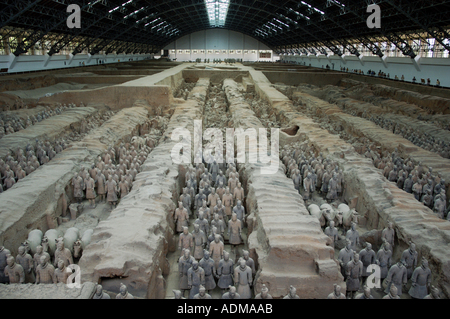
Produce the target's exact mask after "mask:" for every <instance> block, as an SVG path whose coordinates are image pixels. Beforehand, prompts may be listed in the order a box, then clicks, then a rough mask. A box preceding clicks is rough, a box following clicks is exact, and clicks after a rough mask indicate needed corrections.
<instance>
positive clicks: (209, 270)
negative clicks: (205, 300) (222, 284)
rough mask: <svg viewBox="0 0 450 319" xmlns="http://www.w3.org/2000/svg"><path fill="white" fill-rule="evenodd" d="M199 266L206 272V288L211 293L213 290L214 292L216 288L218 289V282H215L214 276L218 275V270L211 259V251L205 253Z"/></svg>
mask: <svg viewBox="0 0 450 319" xmlns="http://www.w3.org/2000/svg"><path fill="white" fill-rule="evenodd" d="M198 264H199V266H200V267H202V268H203V270H204V271H205V286H204V288H205V289H206V290H207V291H208V293H209V292H210V291H211V290H214V288H216V281H215V280H214V276H215V275H216V268H215V267H214V260H213V259H212V258H210V255H209V251H207V250H204V251H203V258H202V259H201V260H200V262H199V263H198Z"/></svg>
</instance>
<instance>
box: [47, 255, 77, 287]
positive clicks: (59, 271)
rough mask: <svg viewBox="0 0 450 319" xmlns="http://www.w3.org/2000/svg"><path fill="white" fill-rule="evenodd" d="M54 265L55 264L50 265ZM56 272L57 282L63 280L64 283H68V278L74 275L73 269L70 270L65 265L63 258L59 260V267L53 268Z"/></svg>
mask: <svg viewBox="0 0 450 319" xmlns="http://www.w3.org/2000/svg"><path fill="white" fill-rule="evenodd" d="M49 266H52V267H53V265H49ZM53 270H54V273H55V280H56V283H58V282H62V283H64V284H66V283H67V279H68V278H69V277H70V275H72V271H71V270H69V269H68V268H67V267H66V265H64V261H62V260H61V259H60V260H59V261H58V267H57V268H56V269H55V268H53Z"/></svg>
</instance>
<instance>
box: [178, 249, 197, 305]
mask: <svg viewBox="0 0 450 319" xmlns="http://www.w3.org/2000/svg"><path fill="white" fill-rule="evenodd" d="M194 262H196V260H195V258H194V257H193V256H191V251H190V250H189V249H185V250H184V251H183V256H181V257H180V259H179V260H178V272H179V274H180V282H179V289H180V290H181V293H182V295H183V297H184V294H185V291H186V290H189V289H190V287H189V284H188V270H189V269H190V268H191V267H192V265H193V263H194Z"/></svg>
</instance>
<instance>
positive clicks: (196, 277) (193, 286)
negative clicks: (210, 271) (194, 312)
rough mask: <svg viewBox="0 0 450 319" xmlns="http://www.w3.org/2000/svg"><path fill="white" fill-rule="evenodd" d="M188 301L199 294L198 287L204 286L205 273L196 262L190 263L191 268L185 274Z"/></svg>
mask: <svg viewBox="0 0 450 319" xmlns="http://www.w3.org/2000/svg"><path fill="white" fill-rule="evenodd" d="M187 277H188V289H190V291H189V299H194V296H195V295H197V294H198V293H199V292H200V286H204V285H205V271H204V270H203V268H202V267H199V265H198V262H197V261H196V260H195V261H194V262H192V266H191V268H189V269H188V272H187Z"/></svg>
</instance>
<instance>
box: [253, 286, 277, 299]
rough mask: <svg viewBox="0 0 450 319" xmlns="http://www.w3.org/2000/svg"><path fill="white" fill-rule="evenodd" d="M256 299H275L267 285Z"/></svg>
mask: <svg viewBox="0 0 450 319" xmlns="http://www.w3.org/2000/svg"><path fill="white" fill-rule="evenodd" d="M255 299H273V298H272V295H271V294H269V288H267V287H266V285H265V284H263V285H262V287H261V292H260V293H259V294H257V295H256V296H255Z"/></svg>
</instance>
